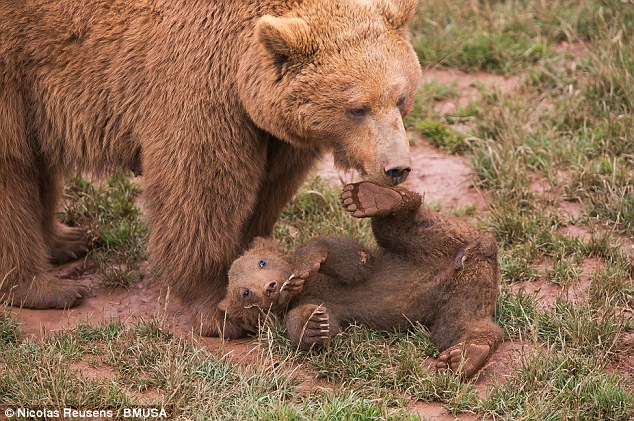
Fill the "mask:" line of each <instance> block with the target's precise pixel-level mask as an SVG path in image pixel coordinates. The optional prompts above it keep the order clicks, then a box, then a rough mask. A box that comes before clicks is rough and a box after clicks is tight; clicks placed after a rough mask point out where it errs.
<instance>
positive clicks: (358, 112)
mask: <svg viewBox="0 0 634 421" xmlns="http://www.w3.org/2000/svg"><path fill="white" fill-rule="evenodd" d="M348 113H349V114H350V115H351V116H352V117H354V118H362V117H365V116H367V115H368V114H370V108H368V107H359V108H353V109H351V110H349V111H348Z"/></svg>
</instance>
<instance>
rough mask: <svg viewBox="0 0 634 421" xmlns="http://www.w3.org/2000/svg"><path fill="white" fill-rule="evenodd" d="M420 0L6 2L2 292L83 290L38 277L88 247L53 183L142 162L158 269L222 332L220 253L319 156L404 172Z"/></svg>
mask: <svg viewBox="0 0 634 421" xmlns="http://www.w3.org/2000/svg"><path fill="white" fill-rule="evenodd" d="M414 5H415V0H374V1H360V0H347V1H338V0H304V1H300V0H295V1H293V0H288V1H281V0H269V1H240V2H235V1H184V0H139V1H132V2H130V1H124V0H59V1H54V2H51V1H46V0H27V1H14V0H8V1H5V2H2V4H1V5H0V34H2V37H1V39H0V198H1V199H0V200H1V201H0V238H1V239H2V241H1V242H0V282H2V283H1V285H0V299H1V300H4V301H5V302H10V303H13V304H14V305H23V306H25V307H31V308H46V307H59V308H61V307H69V306H73V305H76V304H77V303H78V302H79V301H80V300H81V299H82V298H83V297H84V296H85V295H86V293H87V291H86V288H85V287H84V286H83V285H81V284H79V283H75V282H72V281H60V280H58V279H56V278H54V277H52V276H50V275H47V274H46V270H47V266H48V264H49V262H50V261H51V260H52V261H54V262H60V261H65V260H68V259H71V258H74V257H76V256H78V255H80V254H82V253H85V251H86V249H85V246H86V245H85V241H84V240H83V237H82V233H81V232H80V231H77V230H71V229H69V228H68V227H64V226H62V225H61V224H59V223H58V222H57V221H56V220H55V210H56V205H57V203H58V199H59V194H60V187H61V186H60V179H61V178H62V177H63V176H64V175H65V174H67V173H68V172H69V171H70V170H72V171H83V170H89V171H91V172H92V173H93V174H99V173H103V172H107V171H110V170H112V169H114V168H126V169H133V170H134V171H135V172H140V171H141V170H142V171H143V174H144V176H145V179H144V187H145V191H144V194H145V208H146V209H147V219H148V221H149V225H150V235H149V252H150V261H151V264H152V267H153V269H154V270H155V271H156V273H157V274H158V278H159V279H161V280H162V281H164V282H167V283H168V284H169V285H171V288H172V290H173V291H174V292H175V293H176V294H177V295H178V296H179V297H181V298H182V299H183V300H184V301H185V302H186V303H187V304H188V305H189V307H190V308H192V309H193V310H194V311H195V312H196V315H197V316H196V317H197V320H198V321H199V322H200V328H201V333H203V334H213V333H218V327H219V322H220V321H221V320H222V315H221V314H219V313H217V310H216V304H217V303H218V301H219V300H220V299H221V298H222V296H224V293H225V288H226V282H227V277H226V276H227V275H226V274H227V270H228V268H229V266H230V264H231V262H232V261H233V260H234V259H235V257H236V256H237V255H238V254H239V253H240V252H241V250H242V249H243V248H244V247H245V246H246V245H248V244H249V243H250V242H251V240H252V239H253V238H254V237H255V236H267V235H270V233H271V231H272V228H273V225H274V223H275V221H276V219H277V218H278V216H279V213H280V211H281V209H282V208H283V206H284V205H285V204H286V203H287V202H288V200H289V199H290V197H291V196H292V194H293V193H294V192H295V191H296V190H297V188H298V186H299V185H300V184H301V182H302V181H303V179H304V177H305V175H306V174H307V173H308V171H309V170H310V169H311V167H312V164H313V163H314V162H315V161H316V159H317V158H318V157H319V156H320V155H321V153H322V152H323V151H325V150H331V151H333V152H334V155H335V157H336V161H337V163H338V164H339V165H340V166H343V167H348V168H356V169H358V170H359V171H361V172H362V173H363V174H365V176H366V177H367V178H368V179H373V180H375V181H377V182H379V183H382V184H395V183H398V182H400V181H402V180H403V179H404V178H405V177H406V175H407V172H408V170H409V168H408V166H409V155H408V142H407V137H406V135H405V131H404V128H403V123H402V116H403V115H404V114H406V113H407V112H408V111H409V110H410V109H411V107H412V102H413V98H414V95H415V91H416V88H417V85H418V83H419V81H420V76H421V74H420V67H419V64H418V61H417V58H416V55H415V54H414V52H413V50H412V48H411V46H410V45H409V44H408V42H407V41H406V39H405V38H404V32H405V25H406V22H407V20H408V18H409V17H410V16H411V14H412V13H413V10H414ZM230 330H231V335H237V334H240V329H239V327H235V329H230Z"/></svg>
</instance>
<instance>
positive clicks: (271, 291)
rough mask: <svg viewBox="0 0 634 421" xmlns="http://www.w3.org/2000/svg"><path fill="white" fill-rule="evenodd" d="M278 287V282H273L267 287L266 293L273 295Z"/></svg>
mask: <svg viewBox="0 0 634 421" xmlns="http://www.w3.org/2000/svg"><path fill="white" fill-rule="evenodd" d="M276 286H277V282H275V281H273V282H271V283H270V284H269V285H268V286H267V287H266V293H267V294H268V295H271V294H273V293H274V292H275V287H276Z"/></svg>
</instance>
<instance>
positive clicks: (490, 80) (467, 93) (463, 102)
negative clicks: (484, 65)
mask: <svg viewBox="0 0 634 421" xmlns="http://www.w3.org/2000/svg"><path fill="white" fill-rule="evenodd" d="M434 81H435V82H437V83H440V84H443V85H450V86H451V85H453V86H455V88H456V91H457V92H459V95H458V96H457V97H455V98H448V99H445V100H442V101H438V102H436V105H435V107H434V108H435V109H436V111H438V112H440V113H442V114H451V113H454V112H455V111H456V109H458V108H460V107H465V106H467V105H469V103H470V102H472V101H475V100H477V99H478V98H480V96H481V95H482V92H481V91H480V90H479V89H478V85H480V86H483V87H485V88H487V89H497V90H498V91H499V92H500V93H501V94H503V95H504V94H507V93H509V92H512V91H514V90H516V89H517V88H518V86H519V84H520V78H518V77H517V76H500V75H495V74H492V73H487V72H475V73H465V72H462V71H460V70H456V69H426V70H425V71H423V83H424V84H427V83H432V82H434Z"/></svg>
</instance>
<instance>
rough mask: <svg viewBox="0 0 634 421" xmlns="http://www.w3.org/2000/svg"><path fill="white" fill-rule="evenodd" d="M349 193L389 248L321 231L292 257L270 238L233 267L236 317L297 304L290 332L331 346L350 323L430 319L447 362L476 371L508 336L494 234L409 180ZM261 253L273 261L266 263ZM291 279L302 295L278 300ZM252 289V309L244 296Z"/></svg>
mask: <svg viewBox="0 0 634 421" xmlns="http://www.w3.org/2000/svg"><path fill="white" fill-rule="evenodd" d="M342 200H343V204H344V207H345V208H346V209H347V210H348V211H349V212H350V213H352V214H353V215H354V216H356V217H359V218H363V217H371V218H372V229H373V232H374V235H375V237H376V240H377V243H378V245H379V247H378V248H377V249H376V250H368V249H366V248H365V247H363V246H362V245H360V244H359V243H357V242H356V241H354V240H351V239H349V238H339V237H319V238H315V239H312V240H310V241H308V242H307V243H305V244H304V245H302V246H300V247H299V248H298V249H297V250H296V251H295V253H294V255H293V261H292V264H291V263H290V259H291V257H290V256H288V255H286V254H285V252H283V251H281V250H280V249H279V247H277V246H274V245H272V244H274V243H271V242H270V241H269V242H268V243H266V242H261V243H260V245H259V246H258V247H254V248H253V249H251V250H249V251H248V252H247V253H246V254H244V255H243V256H242V257H241V258H240V259H238V260H236V262H234V264H233V266H232V268H231V272H230V273H231V274H233V275H235V276H230V281H229V295H228V297H227V299H226V300H225V301H224V305H225V306H226V307H227V308H228V313H227V314H228V316H229V317H232V316H233V314H235V315H236V317H238V318H244V317H245V315H246V313H247V312H252V313H251V315H250V316H249V317H250V320H251V321H253V320H255V317H256V316H255V312H257V309H258V308H259V309H266V310H267V311H268V310H273V311H275V312H279V313H283V312H285V311H286V310H288V312H287V314H286V326H287V330H288V335H289V338H290V339H291V340H292V341H293V342H294V343H295V344H296V345H298V346H299V347H300V348H301V349H309V348H311V347H313V348H314V347H316V348H320V347H323V346H325V345H326V344H327V343H328V341H329V339H330V338H331V337H332V336H333V335H336V334H337V333H338V332H339V331H340V330H341V329H342V328H343V327H345V326H346V325H348V324H350V323H358V324H362V325H365V326H369V327H371V328H374V329H379V330H384V331H392V330H406V329H408V328H410V327H411V326H412V324H413V323H421V324H423V325H424V326H426V327H427V328H428V329H429V331H430V333H431V338H432V341H433V342H434V344H435V345H436V346H437V347H438V349H439V350H440V351H441V355H440V357H439V362H438V368H439V369H440V370H446V369H451V370H454V371H461V372H462V373H463V374H464V375H465V376H467V377H470V376H472V375H473V374H475V373H476V372H477V371H478V370H479V369H480V368H481V367H482V366H483V365H484V363H485V362H486V361H487V359H488V358H489V356H490V355H491V354H492V353H493V351H495V349H496V348H497V347H498V345H499V343H500V342H501V340H502V330H501V329H500V327H499V326H498V325H496V324H495V322H494V321H493V313H494V310H495V304H496V300H497V297H498V289H499V275H498V262H497V244H496V242H495V240H494V239H493V237H492V236H490V235H489V234H486V233H483V232H481V231H478V230H476V229H475V228H473V227H472V226H471V225H469V224H468V223H466V222H465V221H463V220H461V219H459V218H456V217H449V216H444V215H441V214H439V213H437V212H433V211H431V210H429V209H428V208H426V207H424V206H421V198H420V196H419V195H418V194H416V193H413V192H411V191H409V190H406V189H403V188H398V187H397V188H386V187H381V186H378V185H375V184H372V183H368V182H363V183H358V184H352V185H348V186H346V187H345V188H344V192H343V195H342ZM267 244H268V246H267ZM280 259H281V260H283V261H284V262H285V263H284V265H280V264H279V261H280ZM259 261H264V262H266V266H265V267H264V268H258V267H257V266H256V265H255V264H254V262H259ZM290 268H292V270H291V271H289V269H290ZM266 272H268V273H275V276H274V278H275V279H276V280H278V281H277V282H276V283H275V285H273V286H274V287H276V288H277V289H276V290H275V291H274V292H273V293H272V294H270V297H269V298H270V299H269V300H268V301H266V303H265V305H264V306H261V305H260V304H261V303H263V302H264V301H263V300H261V299H258V297H260V296H261V294H260V291H262V290H263V285H264V283H265V282H264V281H263V280H264V279H266V280H268V279H272V278H271V277H269V276H267V275H266V274H265V273H266ZM285 278H286V279H289V278H290V283H291V284H293V285H292V286H293V288H291V289H292V293H291V295H293V297H292V298H291V299H290V300H288V299H286V301H285V302H280V303H277V302H274V301H275V298H276V297H279V294H282V293H284V291H285V287H283V286H282V285H283V284H280V280H282V279H285ZM245 289H249V290H250V292H249V294H250V298H249V301H248V304H249V306H248V307H249V308H245V307H247V306H245V304H246V300H244V298H243V296H242V295H241V294H243V293H244V290H245ZM273 289H275V288H273ZM280 290H281V291H282V292H280ZM249 294H248V295H249ZM240 307H241V310H240V311H237V310H232V309H237V308H240Z"/></svg>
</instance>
